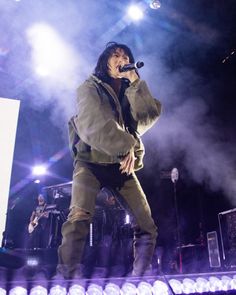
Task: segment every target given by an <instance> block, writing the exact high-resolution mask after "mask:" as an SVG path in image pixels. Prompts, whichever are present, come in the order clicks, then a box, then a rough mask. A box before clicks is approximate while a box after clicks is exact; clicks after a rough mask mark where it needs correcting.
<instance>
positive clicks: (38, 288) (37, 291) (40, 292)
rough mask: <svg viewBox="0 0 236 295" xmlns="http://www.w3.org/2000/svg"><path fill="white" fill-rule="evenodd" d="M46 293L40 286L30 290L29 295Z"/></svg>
mask: <svg viewBox="0 0 236 295" xmlns="http://www.w3.org/2000/svg"><path fill="white" fill-rule="evenodd" d="M47 294H48V291H47V289H46V288H44V287H42V286H35V287H33V288H32V289H31V290H30V295H47Z"/></svg>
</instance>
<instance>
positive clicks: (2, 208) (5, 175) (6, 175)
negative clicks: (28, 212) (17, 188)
mask: <svg viewBox="0 0 236 295" xmlns="http://www.w3.org/2000/svg"><path fill="white" fill-rule="evenodd" d="M19 108H20V101H19V100H14V99H7V98H1V97H0V203H1V205H0V239H1V238H2V233H3V231H4V230H5V226H6V213H7V204H8V198H9V188H10V179H11V169H12V161H13V153H14V147H15V139H16V128H17V121H18V115H19Z"/></svg>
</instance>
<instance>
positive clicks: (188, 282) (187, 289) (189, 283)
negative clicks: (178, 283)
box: [182, 278, 196, 294]
mask: <svg viewBox="0 0 236 295" xmlns="http://www.w3.org/2000/svg"><path fill="white" fill-rule="evenodd" d="M182 290H183V292H184V293H185V294H191V293H195V290H196V289H195V282H194V280H192V279H189V278H185V279H183V283H182Z"/></svg>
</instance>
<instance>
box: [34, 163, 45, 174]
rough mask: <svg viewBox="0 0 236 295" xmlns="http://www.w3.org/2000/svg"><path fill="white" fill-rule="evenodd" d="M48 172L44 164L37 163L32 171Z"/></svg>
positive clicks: (35, 172)
mask: <svg viewBox="0 0 236 295" xmlns="http://www.w3.org/2000/svg"><path fill="white" fill-rule="evenodd" d="M46 172H47V168H46V167H45V166H43V165H37V166H34V167H33V170H32V173H33V174H34V175H44V174H46Z"/></svg>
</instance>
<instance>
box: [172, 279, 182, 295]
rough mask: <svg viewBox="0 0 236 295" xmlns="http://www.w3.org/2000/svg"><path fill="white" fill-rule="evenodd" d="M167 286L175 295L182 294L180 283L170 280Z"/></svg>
mask: <svg viewBox="0 0 236 295" xmlns="http://www.w3.org/2000/svg"><path fill="white" fill-rule="evenodd" d="M169 284H170V286H171V288H172V289H173V291H174V293H175V294H182V293H183V292H182V284H181V282H180V281H178V280H176V279H171V280H169Z"/></svg>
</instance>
